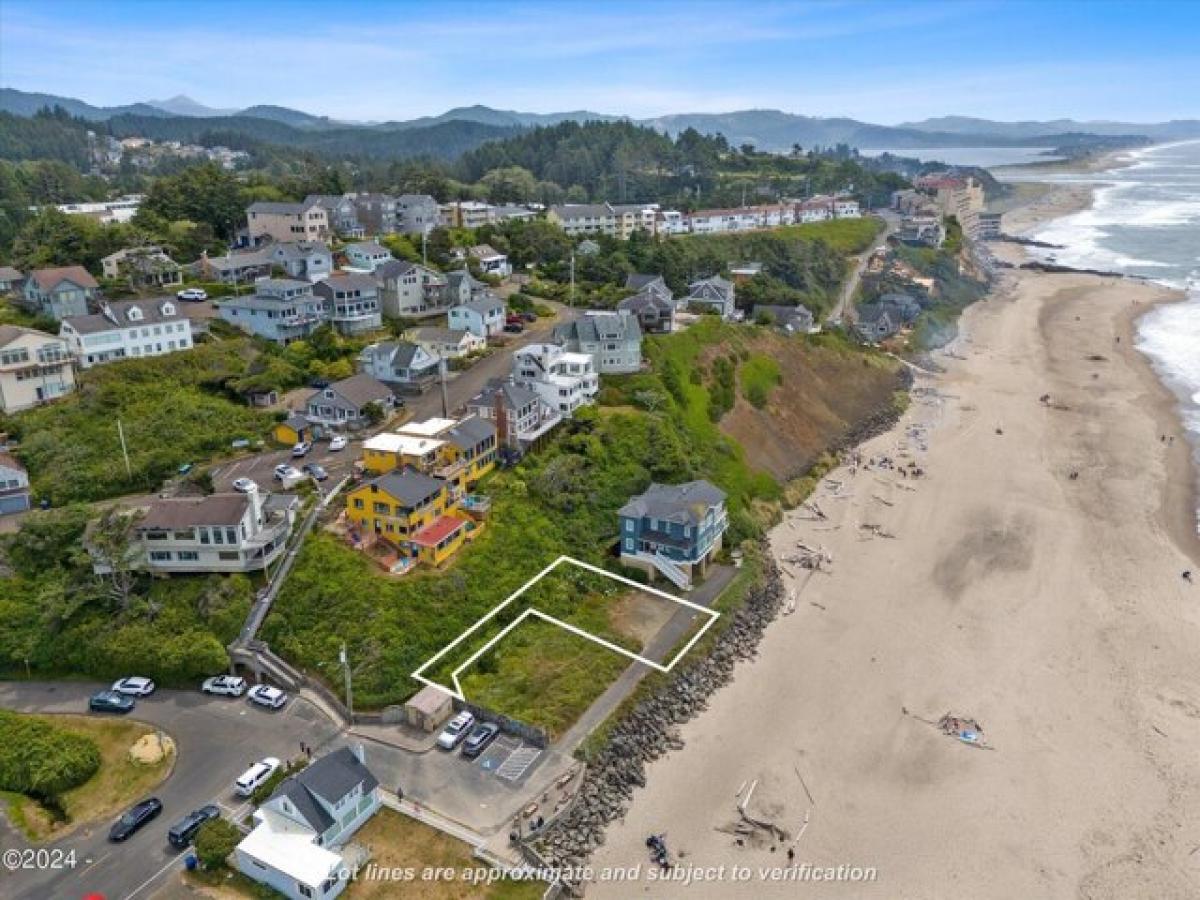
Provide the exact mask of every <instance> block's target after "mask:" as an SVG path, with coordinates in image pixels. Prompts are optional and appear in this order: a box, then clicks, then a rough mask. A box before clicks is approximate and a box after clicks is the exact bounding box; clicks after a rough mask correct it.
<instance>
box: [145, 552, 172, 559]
mask: <svg viewBox="0 0 1200 900" xmlns="http://www.w3.org/2000/svg"><path fill="white" fill-rule="evenodd" d="M170 558H171V551H169V550H151V551H150V559H151V561H152V562H167V561H168V560H169V559H170Z"/></svg>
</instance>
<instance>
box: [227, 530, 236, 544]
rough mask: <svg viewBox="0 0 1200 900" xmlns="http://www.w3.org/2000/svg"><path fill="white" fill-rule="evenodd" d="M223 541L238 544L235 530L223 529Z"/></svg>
mask: <svg viewBox="0 0 1200 900" xmlns="http://www.w3.org/2000/svg"><path fill="white" fill-rule="evenodd" d="M225 541H226V542H227V543H230V544H236V543H237V542H238V539H237V530H236V529H234V528H226V529H225Z"/></svg>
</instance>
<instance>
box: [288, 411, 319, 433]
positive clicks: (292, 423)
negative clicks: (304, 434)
mask: <svg viewBox="0 0 1200 900" xmlns="http://www.w3.org/2000/svg"><path fill="white" fill-rule="evenodd" d="M280 424H281V425H286V426H287V427H288V428H290V429H292V431H302V430H304V429H305V428H308V427H309V426H310V425H312V422H310V421H308V419H306V418H305V417H304V416H302V415H300V413H297V412H294V413H292V414H291V415H290V416H288V417H287V418H286V419H284V420H283V421H282V422H281V423H280Z"/></svg>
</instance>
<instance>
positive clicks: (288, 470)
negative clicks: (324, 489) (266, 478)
mask: <svg viewBox="0 0 1200 900" xmlns="http://www.w3.org/2000/svg"><path fill="white" fill-rule="evenodd" d="M275 477H276V478H278V479H279V480H280V481H286V480H287V479H289V478H301V477H303V476H301V474H300V471H299V469H297V468H296V467H295V466H289V465H288V464H287V463H280V464H279V465H277V466H276V467H275Z"/></svg>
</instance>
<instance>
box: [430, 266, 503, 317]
mask: <svg viewBox="0 0 1200 900" xmlns="http://www.w3.org/2000/svg"><path fill="white" fill-rule="evenodd" d="M445 278H446V287H445V290H444V291H443V292H442V293H443V302H444V303H445V305H446V307H447V308H449V307H451V306H460V305H461V304H463V303H469V302H471V301H472V300H481V299H484V298H486V297H487V296H489V295H490V293H491V291H490V289H489V288H488V286H487V285H486V284H484V283H483V282H482V281H480V280H479V279H477V278H475V276H473V275H472V274H471V273H470V272H468V271H467V270H466V269H459V270H458V271H457V272H447V273H446V276H445Z"/></svg>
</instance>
